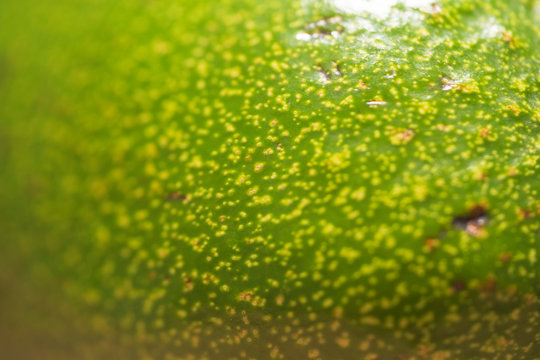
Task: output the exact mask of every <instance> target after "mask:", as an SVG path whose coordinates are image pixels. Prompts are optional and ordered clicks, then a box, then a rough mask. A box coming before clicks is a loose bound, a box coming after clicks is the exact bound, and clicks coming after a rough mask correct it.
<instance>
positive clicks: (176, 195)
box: [167, 192, 188, 201]
mask: <svg viewBox="0 0 540 360" xmlns="http://www.w3.org/2000/svg"><path fill="white" fill-rule="evenodd" d="M187 198H188V197H187V195H186V194H182V193H180V192H172V193H170V194H169V195H167V200H169V201H186V200H187Z"/></svg>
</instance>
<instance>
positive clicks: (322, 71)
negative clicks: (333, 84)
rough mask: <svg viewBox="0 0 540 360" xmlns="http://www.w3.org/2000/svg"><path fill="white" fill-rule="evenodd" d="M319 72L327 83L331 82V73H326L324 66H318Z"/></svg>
mask: <svg viewBox="0 0 540 360" xmlns="http://www.w3.org/2000/svg"><path fill="white" fill-rule="evenodd" d="M317 70H318V72H319V74H321V75H322V77H323V78H324V80H325V81H330V73H329V72H328V71H326V70H325V69H324V68H323V67H322V65H320V64H319V65H317Z"/></svg>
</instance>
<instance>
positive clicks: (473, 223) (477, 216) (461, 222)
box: [452, 205, 488, 236]
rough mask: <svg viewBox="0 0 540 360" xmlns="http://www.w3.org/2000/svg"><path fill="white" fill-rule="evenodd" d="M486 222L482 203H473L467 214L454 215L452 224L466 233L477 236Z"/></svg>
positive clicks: (486, 218)
mask: <svg viewBox="0 0 540 360" xmlns="http://www.w3.org/2000/svg"><path fill="white" fill-rule="evenodd" d="M487 222H488V213H487V211H486V209H485V208H484V207H483V206H482V205H475V206H474V207H473V208H472V209H471V210H469V212H468V214H467V215H460V216H456V217H454V220H452V225H453V226H454V227H455V228H458V229H460V230H464V231H466V232H467V234H469V235H472V236H478V235H479V234H480V233H481V231H482V229H483V228H484V227H485V225H486V224H487Z"/></svg>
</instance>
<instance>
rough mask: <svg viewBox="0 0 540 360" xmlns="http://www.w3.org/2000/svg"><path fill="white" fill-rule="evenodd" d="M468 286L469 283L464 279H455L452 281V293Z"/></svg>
mask: <svg viewBox="0 0 540 360" xmlns="http://www.w3.org/2000/svg"><path fill="white" fill-rule="evenodd" d="M466 288H467V284H465V282H464V281H463V280H455V281H453V282H452V293H454V294H457V293H459V292H462V291H463V290H465V289H466Z"/></svg>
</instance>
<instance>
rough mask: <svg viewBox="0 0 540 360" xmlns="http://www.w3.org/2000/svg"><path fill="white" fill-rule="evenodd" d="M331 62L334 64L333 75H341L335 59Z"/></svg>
mask: <svg viewBox="0 0 540 360" xmlns="http://www.w3.org/2000/svg"><path fill="white" fill-rule="evenodd" d="M332 64H333V65H334V75H336V76H339V77H341V76H343V73H342V72H341V69H340V68H339V64H338V63H337V62H336V61H333V62H332Z"/></svg>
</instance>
